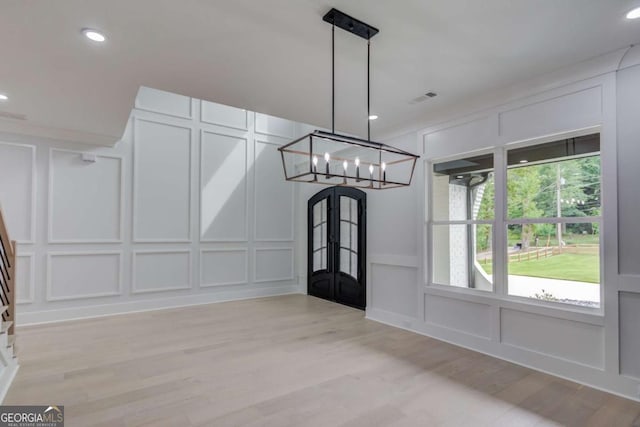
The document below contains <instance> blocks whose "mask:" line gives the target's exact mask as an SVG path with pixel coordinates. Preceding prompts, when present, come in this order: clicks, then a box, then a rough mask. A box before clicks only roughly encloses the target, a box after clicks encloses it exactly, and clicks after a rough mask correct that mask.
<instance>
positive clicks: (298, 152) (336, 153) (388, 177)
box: [278, 9, 419, 190]
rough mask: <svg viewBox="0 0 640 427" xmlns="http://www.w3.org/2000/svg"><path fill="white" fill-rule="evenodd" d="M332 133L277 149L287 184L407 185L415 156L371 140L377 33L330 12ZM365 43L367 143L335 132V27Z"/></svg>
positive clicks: (326, 18) (310, 136)
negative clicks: (373, 57)
mask: <svg viewBox="0 0 640 427" xmlns="http://www.w3.org/2000/svg"><path fill="white" fill-rule="evenodd" d="M322 19H323V20H324V21H325V22H328V23H330V24H331V132H326V131H322V130H315V131H313V132H311V133H310V134H308V135H305V136H303V137H302V138H299V139H296V140H295V141H292V142H290V143H288V144H286V145H283V146H281V147H279V148H278V150H279V151H280V155H281V156H282V166H283V168H284V175H285V179H286V180H287V181H296V182H309V183H316V184H323V185H331V186H335V185H337V186H345V187H358V188H370V189H376V190H383V189H388V188H396V187H406V186H408V185H410V184H411V179H412V178H413V172H414V170H415V166H416V160H417V159H418V157H419V156H417V155H415V154H411V153H409V152H407V151H404V150H401V149H399V148H395V147H392V146H390V145H386V144H382V143H379V142H374V141H371V102H370V100H371V86H370V68H371V66H370V64H371V38H372V37H373V36H375V35H376V34H377V33H378V29H376V28H374V27H372V26H370V25H368V24H365V23H364V22H362V21H359V20H357V19H355V18H352V17H350V16H349V15H346V14H345V13H343V12H340V11H339V10H336V9H331V10H330V11H329V12H328V13H327V14H326V15H325V16H324V17H323V18H322ZM336 26H337V27H338V28H341V29H343V30H346V31H348V32H350V33H352V34H355V35H356V36H359V37H362V38H363V39H365V40H367V139H361V138H355V137H352V136H347V135H340V134H336V133H335V28H336Z"/></svg>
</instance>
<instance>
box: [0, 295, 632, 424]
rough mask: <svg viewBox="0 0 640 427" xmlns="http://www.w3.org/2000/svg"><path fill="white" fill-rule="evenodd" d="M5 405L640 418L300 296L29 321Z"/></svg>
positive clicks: (475, 418) (197, 418)
mask: <svg viewBox="0 0 640 427" xmlns="http://www.w3.org/2000/svg"><path fill="white" fill-rule="evenodd" d="M17 336H18V346H19V351H20V354H19V357H20V364H21V368H20V371H19V372H18V375H17V377H16V379H15V381H14V383H13V385H12V387H11V389H10V391H9V393H8V395H7V397H6V399H5V402H4V404H41V405H50V404H61V405H65V416H66V425H67V427H73V426H82V427H89V426H105V427H106V426H109V427H118V426H350V427H353V426H367V427H369V426H411V427H413V426H458V425H469V426H483V425H485V426H512V425H513V426H539V425H575V426H589V425H593V426H640V403H636V402H633V401H630V400H626V399H622V398H619V397H616V396H613V395H610V394H607V393H603V392H600V391H597V390H594V389H591V388H589V387H585V386H581V385H578V384H575V383H572V382H569V381H565V380H562V379H558V378H555V377H552V376H549V375H545V374H541V373H538V372H535V371H532V370H529V369H526V368H523V367H520V366H517V365H513V364H510V363H507V362H504V361H501V360H498V359H494V358H491V357H488V356H485V355H482V354H479V353H475V352H472V351H469V350H465V349H462V348H459V347H455V346H453V345H449V344H446V343H443V342H440V341H437V340H434V339H430V338H427V337H423V336H420V335H417V334H413V333H410V332H407V331H403V330H400V329H396V328H392V327H389V326H385V325H382V324H379V323H376V322H372V321H368V320H365V319H364V314H363V312H361V311H358V310H355V309H351V308H348V307H344V306H341V305H338V304H333V303H330V302H326V301H323V300H319V299H316V298H313V297H308V296H304V295H290V296H282V297H273V298H263V299H255V300H245V301H235V302H228V303H220V304H211V305H203V306H197V307H188V308H180V309H172V310H163V311H153V312H146V313H136V314H129V315H121V316H112V317H105V318H99V319H90V320H80V321H73V322H65V323H59V324H53V325H45V326H34V327H26V328H19V329H18V331H17Z"/></svg>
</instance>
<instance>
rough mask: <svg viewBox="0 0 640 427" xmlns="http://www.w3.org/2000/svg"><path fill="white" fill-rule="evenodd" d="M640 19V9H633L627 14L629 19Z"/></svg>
mask: <svg viewBox="0 0 640 427" xmlns="http://www.w3.org/2000/svg"><path fill="white" fill-rule="evenodd" d="M638 18H640V7H636V8H635V9H632V10H630V11H629V12H628V13H627V19H638Z"/></svg>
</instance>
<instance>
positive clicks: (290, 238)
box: [253, 138, 296, 242]
mask: <svg viewBox="0 0 640 427" xmlns="http://www.w3.org/2000/svg"><path fill="white" fill-rule="evenodd" d="M258 144H268V145H274V146H276V147H279V146H280V144H276V143H274V142H271V141H267V140H265V139H261V138H256V139H255V145H256V146H257V145H258ZM257 158H258V154H257V150H256V149H255V148H254V150H253V188H254V191H253V241H254V242H293V241H295V218H296V216H295V207H296V193H295V191H294V190H295V186H294V185H290V187H291V225H290V233H289V236H287V237H285V238H280V239H260V238H258V226H257V224H258V210H257V208H258V204H257V203H256V194H257V192H256V191H255V189H256V160H257Z"/></svg>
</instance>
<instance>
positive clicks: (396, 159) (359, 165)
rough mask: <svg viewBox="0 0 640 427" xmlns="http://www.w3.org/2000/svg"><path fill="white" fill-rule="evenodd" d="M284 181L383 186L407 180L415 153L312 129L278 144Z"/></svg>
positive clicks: (361, 186) (393, 185)
mask: <svg viewBox="0 0 640 427" xmlns="http://www.w3.org/2000/svg"><path fill="white" fill-rule="evenodd" d="M278 151H280V155H281V158H282V166H283V169H284V173H285V179H286V180H287V181H295V182H307V183H315V184H323V185H329V186H347V187H358V188H363V189H366V188H369V189H374V190H385V189H390V188H397V187H406V186H408V185H410V184H411V180H412V178H413V173H414V171H415V166H416V161H417V159H418V158H419V156H417V155H415V154H412V153H409V152H407V151H404V150H401V149H399V148H395V147H391V146H389V145H386V144H382V143H379V142H373V141H368V140H365V139H360V138H354V137H350V136H345V135H339V134H335V133H330V132H325V131H321V130H316V131H314V132H311V133H310V134H307V135H305V136H303V137H301V138H298V139H296V140H295V141H292V142H290V143H288V144H286V145H283V146H281V147H279V148H278Z"/></svg>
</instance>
